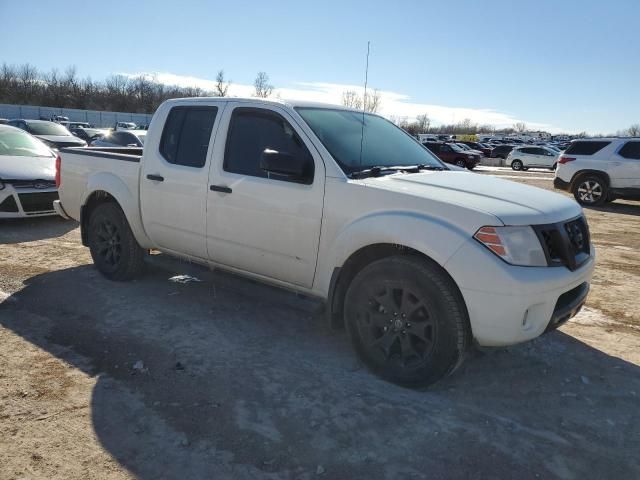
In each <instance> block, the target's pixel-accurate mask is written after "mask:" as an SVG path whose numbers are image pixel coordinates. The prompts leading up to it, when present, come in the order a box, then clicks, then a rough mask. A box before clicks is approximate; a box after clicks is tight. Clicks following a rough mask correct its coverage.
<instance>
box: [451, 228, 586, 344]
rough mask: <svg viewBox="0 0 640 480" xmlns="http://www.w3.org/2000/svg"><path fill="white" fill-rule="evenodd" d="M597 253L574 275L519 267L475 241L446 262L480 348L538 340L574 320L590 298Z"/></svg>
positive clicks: (553, 269) (558, 269) (563, 269)
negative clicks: (544, 334) (590, 286)
mask: <svg viewBox="0 0 640 480" xmlns="http://www.w3.org/2000/svg"><path fill="white" fill-rule="evenodd" d="M594 267H595V249H594V248H593V246H591V255H590V257H589V259H588V260H587V261H586V262H585V263H584V264H582V266H580V268H578V269H577V270H575V271H570V270H569V269H568V268H566V267H517V266H513V265H509V264H507V263H506V262H503V261H502V260H500V259H499V258H497V257H496V256H495V255H494V254H493V253H491V252H490V251H489V250H488V249H486V248H484V247H482V246H481V245H479V244H478V243H477V242H475V241H473V240H470V241H469V242H467V243H465V244H464V245H463V246H462V248H461V249H460V250H459V251H458V252H456V254H455V255H454V256H453V257H452V258H451V259H450V260H449V261H448V262H447V263H446V264H445V268H446V270H447V271H448V272H449V274H450V275H451V276H452V277H453V279H454V281H455V282H456V283H457V284H458V287H459V288H460V292H461V293H462V296H463V298H464V300H465V303H466V306H467V311H468V312H469V320H470V323H471V331H472V333H473V337H474V338H475V339H476V341H477V342H478V344H480V345H481V346H487V347H490V346H492V347H493V346H505V345H513V344H516V343H521V342H525V341H528V340H531V339H533V338H536V337H538V336H540V335H541V334H543V333H544V332H545V331H547V330H549V329H553V328H557V327H558V326H559V325H561V324H562V323H564V322H566V321H567V320H568V319H569V318H571V317H572V316H574V315H575V314H576V313H578V311H579V310H580V308H581V307H582V305H583V304H584V302H585V300H586V296H587V293H588V289H589V284H590V283H591V277H592V275H593V269H594Z"/></svg>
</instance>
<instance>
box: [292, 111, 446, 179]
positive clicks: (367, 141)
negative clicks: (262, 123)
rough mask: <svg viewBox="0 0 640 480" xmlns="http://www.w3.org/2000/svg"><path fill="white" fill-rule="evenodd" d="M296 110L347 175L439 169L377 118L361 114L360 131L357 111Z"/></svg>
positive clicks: (416, 146)
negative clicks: (382, 169) (381, 169)
mask: <svg viewBox="0 0 640 480" xmlns="http://www.w3.org/2000/svg"><path fill="white" fill-rule="evenodd" d="M296 111H297V112H298V113H299V114H300V116H301V117H302V118H303V119H304V121H305V122H306V123H307V124H308V125H309V127H311V130H313V133H315V134H316V135H317V136H318V138H319V139H320V141H321V142H322V144H323V145H324V146H325V147H326V149H327V150H328V151H329V153H330V154H331V155H332V156H333V158H334V159H335V160H336V162H338V164H339V165H340V167H341V168H342V170H343V171H344V172H345V173H347V174H350V173H353V172H356V171H360V170H363V169H366V168H371V167H374V166H378V167H382V166H405V165H406V166H410V165H427V166H433V167H443V164H442V163H441V162H440V160H438V159H437V158H436V157H435V156H434V155H433V154H432V153H431V152H430V151H429V150H427V149H426V147H423V146H422V145H421V144H420V143H418V142H417V141H416V140H415V139H414V138H413V137H411V136H410V135H409V134H407V133H405V132H404V131H403V130H401V129H400V128H398V127H396V126H395V125H394V124H393V123H391V122H389V121H388V120H385V119H384V118H382V117H379V116H377V115H372V114H364V128H363V123H362V119H363V114H362V113H361V112H354V111H350V110H339V109H335V110H334V109H328V108H312V107H297V108H296ZM361 148H362V154H361V153H360V152H361Z"/></svg>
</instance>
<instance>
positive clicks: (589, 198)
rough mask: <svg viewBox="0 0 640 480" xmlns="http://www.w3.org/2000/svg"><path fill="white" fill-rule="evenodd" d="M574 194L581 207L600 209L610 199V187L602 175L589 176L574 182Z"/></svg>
mask: <svg viewBox="0 0 640 480" xmlns="http://www.w3.org/2000/svg"><path fill="white" fill-rule="evenodd" d="M572 193H573V196H574V198H575V199H576V201H577V202H578V203H579V204H580V205H584V206H587V207H598V206H600V205H602V204H604V203H605V202H606V201H607V198H609V187H608V186H607V182H606V181H605V179H604V178H602V177H601V176H600V175H595V174H587V175H583V176H581V177H578V178H577V179H576V180H574V182H573V186H572Z"/></svg>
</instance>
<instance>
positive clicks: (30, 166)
mask: <svg viewBox="0 0 640 480" xmlns="http://www.w3.org/2000/svg"><path fill="white" fill-rule="evenodd" d="M55 175H56V159H55V157H21V156H4V155H0V179H4V180H54V178H55Z"/></svg>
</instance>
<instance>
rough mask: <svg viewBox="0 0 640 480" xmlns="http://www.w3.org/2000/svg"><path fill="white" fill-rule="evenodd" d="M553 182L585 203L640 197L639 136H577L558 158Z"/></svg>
mask: <svg viewBox="0 0 640 480" xmlns="http://www.w3.org/2000/svg"><path fill="white" fill-rule="evenodd" d="M553 184H554V186H555V187H556V188H559V189H561V190H566V191H569V192H571V193H573V195H574V197H575V199H576V200H577V201H578V203H580V204H581V205H586V206H598V205H602V204H603V203H605V202H611V201H613V200H615V199H617V198H622V199H629V200H640V138H590V139H582V140H574V141H573V142H571V145H569V147H568V148H567V149H566V150H565V151H564V152H563V153H562V155H560V158H559V159H558V168H557V170H556V177H555V179H554V181H553Z"/></svg>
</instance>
